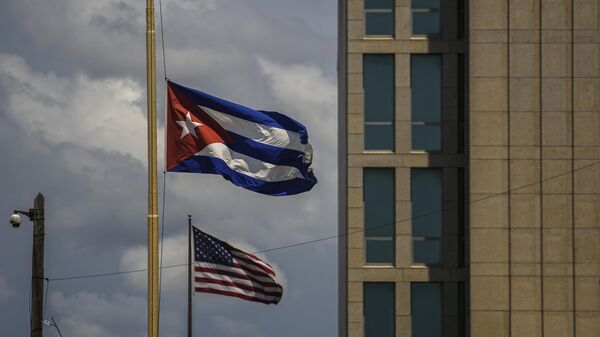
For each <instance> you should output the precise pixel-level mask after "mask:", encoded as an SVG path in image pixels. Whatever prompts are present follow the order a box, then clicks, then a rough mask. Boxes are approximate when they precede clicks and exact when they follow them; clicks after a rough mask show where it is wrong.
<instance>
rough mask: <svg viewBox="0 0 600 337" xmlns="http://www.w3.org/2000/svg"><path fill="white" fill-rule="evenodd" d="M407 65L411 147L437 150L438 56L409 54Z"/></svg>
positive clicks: (439, 111) (439, 107) (439, 113)
mask: <svg viewBox="0 0 600 337" xmlns="http://www.w3.org/2000/svg"><path fill="white" fill-rule="evenodd" d="M410 67H411V68H410V83H411V84H410V86H411V109H412V112H411V114H412V149H413V150H422V151H440V149H441V145H442V132H441V129H442V128H441V119H442V57H441V55H412V56H411V62H410Z"/></svg>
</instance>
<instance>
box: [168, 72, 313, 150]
mask: <svg viewBox="0 0 600 337" xmlns="http://www.w3.org/2000/svg"><path fill="white" fill-rule="evenodd" d="M169 83H170V84H172V85H173V86H174V87H176V88H177V90H180V91H182V92H184V93H185V94H186V96H187V97H189V98H190V99H192V100H193V101H194V102H195V103H196V104H198V105H202V106H206V107H209V108H211V109H213V110H217V111H220V112H223V113H226V114H229V115H232V116H235V117H238V118H242V119H245V120H248V121H251V122H254V123H258V124H263V125H267V126H272V127H277V128H281V129H286V130H288V131H292V132H296V133H298V134H299V135H300V140H301V142H302V143H303V144H306V143H307V142H308V132H307V131H306V128H305V127H304V125H302V124H301V123H300V122H298V121H296V120H294V119H292V118H290V117H288V116H286V115H283V114H281V113H279V112H275V111H260V110H254V109H250V108H248V107H245V106H243V105H240V104H236V103H233V102H229V101H226V100H224V99H222V98H219V97H216V96H212V95H209V94H207V93H204V92H202V91H199V90H196V89H192V88H188V87H184V86H182V85H180V84H177V83H175V82H169Z"/></svg>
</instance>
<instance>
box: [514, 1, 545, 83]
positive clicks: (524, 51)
mask: <svg viewBox="0 0 600 337" xmlns="http://www.w3.org/2000/svg"><path fill="white" fill-rule="evenodd" d="M513 1H514V2H518V3H520V2H524V3H526V2H528V1H530V0H527V1H515V0H513ZM535 2H536V3H537V1H535ZM539 58H540V50H539V46H538V45H536V44H533V43H511V45H510V76H512V77H539V73H540V71H539Z"/></svg>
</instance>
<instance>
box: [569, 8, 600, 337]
mask: <svg viewBox="0 0 600 337" xmlns="http://www.w3.org/2000/svg"><path fill="white" fill-rule="evenodd" d="M573 5H574V11H573V24H572V27H573V54H572V61H573V79H572V80H573V84H574V87H573V127H574V130H575V132H574V134H573V167H574V169H575V170H576V171H575V173H574V174H573V175H572V176H571V177H572V179H573V183H574V186H573V188H574V190H573V223H574V228H573V241H574V244H575V249H574V256H573V258H574V264H573V266H574V269H575V270H574V277H573V279H574V290H575V294H574V299H573V300H574V301H573V306H574V310H575V315H574V316H575V326H574V331H575V335H576V336H577V337H591V336H595V335H597V334H598V331H600V249H599V248H598V247H600V165H594V163H596V162H598V161H599V160H600V98H599V95H598V93H599V92H600V44H599V37H600V30H599V29H600V22H599V20H600V19H599V14H600V11H599V9H600V8H599V4H598V1H595V0H575V1H573ZM589 165H593V166H589ZM586 166H589V167H587V168H586Z"/></svg>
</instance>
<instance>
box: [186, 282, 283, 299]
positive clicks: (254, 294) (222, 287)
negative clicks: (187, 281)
mask: <svg viewBox="0 0 600 337" xmlns="http://www.w3.org/2000/svg"><path fill="white" fill-rule="evenodd" d="M194 286H195V288H200V289H215V290H221V291H229V292H232V293H236V294H240V295H244V296H249V297H256V298H260V299H262V300H265V301H274V300H276V299H278V298H280V296H269V295H263V294H261V293H258V292H256V291H248V290H243V289H240V288H236V287H231V286H225V285H222V284H213V283H198V282H194Z"/></svg>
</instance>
